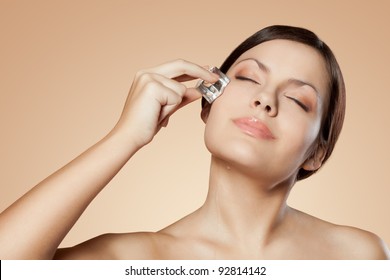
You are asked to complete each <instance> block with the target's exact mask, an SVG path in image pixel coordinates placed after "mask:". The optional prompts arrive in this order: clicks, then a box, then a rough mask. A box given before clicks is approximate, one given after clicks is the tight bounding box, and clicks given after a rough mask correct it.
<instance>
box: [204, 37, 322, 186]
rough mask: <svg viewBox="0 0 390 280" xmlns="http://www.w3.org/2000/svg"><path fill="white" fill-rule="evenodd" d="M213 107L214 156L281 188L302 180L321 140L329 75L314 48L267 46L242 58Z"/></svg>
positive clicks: (210, 138)
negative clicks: (281, 184)
mask: <svg viewBox="0 0 390 280" xmlns="http://www.w3.org/2000/svg"><path fill="white" fill-rule="evenodd" d="M227 76H228V77H229V78H230V79H231V81H230V83H229V85H228V86H227V87H226V89H225V91H224V93H223V94H222V95H221V96H220V97H219V98H218V99H217V100H216V101H214V103H213V105H212V106H211V109H210V112H209V115H208V118H207V121H206V130H205V142H206V146H207V148H208V149H209V151H210V152H211V153H212V154H213V155H214V156H215V157H218V158H220V159H222V160H224V161H226V164H227V166H229V168H236V169H240V170H241V171H242V172H245V173H247V174H249V175H251V176H254V177H258V178H261V179H262V180H268V181H269V182H272V183H275V184H276V183H279V182H282V181H284V180H288V179H292V178H295V177H296V174H297V172H298V170H299V169H300V168H301V167H304V168H305V169H311V168H313V169H316V168H318V167H319V166H316V167H315V164H314V163H313V161H310V160H307V157H308V155H309V150H310V148H311V146H312V144H313V143H314V141H315V140H316V137H317V135H318V132H319V129H320V125H321V118H322V113H323V109H324V106H325V104H326V100H327V80H328V77H327V71H326V67H325V63H324V60H323V58H322V57H321V55H320V54H319V53H318V52H317V51H316V50H315V49H313V48H311V47H309V46H306V45H304V44H301V43H298V42H294V41H288V40H272V41H268V42H265V43H262V44H260V45H258V46H256V47H254V48H252V49H250V50H248V51H247V52H245V53H244V54H242V55H241V56H240V57H239V58H238V59H237V61H236V62H235V63H234V64H233V65H232V67H231V68H230V69H229V71H228V72H227Z"/></svg>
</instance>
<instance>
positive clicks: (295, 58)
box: [231, 39, 328, 95]
mask: <svg viewBox="0 0 390 280" xmlns="http://www.w3.org/2000/svg"><path fill="white" fill-rule="evenodd" d="M250 59H256V60H258V61H260V62H261V63H262V64H264V65H265V66H266V67H267V68H268V69H269V74H270V75H272V76H273V77H275V78H280V79H291V78H293V79H298V80H302V81H306V82H308V83H311V84H313V85H315V86H316V88H317V89H318V90H319V92H320V93H322V94H325V92H326V91H327V88H328V72H327V69H326V65H325V61H324V58H323V57H322V55H321V54H320V53H319V52H318V51H317V50H316V49H314V48H312V47H310V46H308V45H305V44H302V43H299V42H295V41H290V40H279V39H278V40H272V41H267V42H264V43H262V44H259V45H257V46H255V47H253V48H251V49H249V50H248V51H246V52H245V53H243V54H242V55H241V56H240V57H239V58H238V59H237V61H236V62H235V63H234V64H233V66H232V67H231V69H232V70H233V69H234V68H235V66H236V65H238V64H242V63H248V62H249V61H250ZM244 61H245V62H244ZM246 61H248V62H246ZM249 63H250V62H249ZM322 94H321V95H322Z"/></svg>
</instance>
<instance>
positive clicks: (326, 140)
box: [202, 25, 345, 180]
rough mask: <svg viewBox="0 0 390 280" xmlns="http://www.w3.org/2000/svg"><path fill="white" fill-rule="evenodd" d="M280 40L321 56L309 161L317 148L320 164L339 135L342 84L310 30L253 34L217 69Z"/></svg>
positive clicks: (325, 50) (323, 46)
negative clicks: (321, 81)
mask: <svg viewBox="0 0 390 280" xmlns="http://www.w3.org/2000/svg"><path fill="white" fill-rule="evenodd" d="M276 39H284V40H290V41H295V42H299V43H302V44H305V45H308V46H310V47H312V48H314V49H315V50H317V51H318V52H319V53H320V54H321V56H322V57H323V59H324V61H325V64H326V69H327V72H328V73H327V74H328V96H329V97H328V102H327V107H326V108H325V110H324V114H323V117H322V125H321V128H320V132H319V135H318V137H317V140H316V141H315V142H314V145H313V146H312V149H311V151H310V152H311V153H310V155H309V158H310V157H312V156H314V155H315V153H316V152H318V151H319V149H320V148H322V149H323V152H324V155H323V160H322V164H324V163H325V162H326V161H327V160H328V158H329V157H330V155H331V154H332V151H333V149H334V147H335V145H336V142H337V139H338V137H339V135H340V132H341V129H342V126H343V122H344V115H345V85H344V79H343V75H342V73H341V70H340V67H339V64H338V63H337V60H336V58H335V56H334V54H333V52H332V51H331V49H330V48H329V47H328V46H327V45H326V44H325V43H324V42H323V41H322V40H321V39H320V38H319V37H318V36H317V35H316V34H314V33H313V32H311V31H310V30H307V29H304V28H300V27H293V26H284V25H274V26H269V27H266V28H264V29H261V30H260V31H258V32H256V33H255V34H253V35H252V36H250V37H249V38H248V39H246V40H245V41H244V42H242V43H241V44H240V45H239V46H238V47H237V48H236V49H235V50H234V51H233V52H232V53H231V54H230V55H229V56H228V57H227V58H226V60H225V61H224V63H223V64H222V66H221V67H220V70H221V71H222V72H224V73H226V72H227V71H228V70H229V68H230V67H231V66H232V65H233V63H234V62H235V61H236V60H237V59H238V58H239V57H240V56H241V55H242V54H243V53H244V52H246V51H247V50H249V49H251V48H253V47H255V46H257V45H259V44H261V43H264V42H267V41H271V40H276ZM205 106H209V105H208V103H207V101H205V100H204V98H203V99H202V107H203V108H204V107H205ZM316 171H317V170H313V171H308V170H305V169H302V168H301V169H300V170H299V171H298V174H297V180H302V179H305V178H307V177H309V176H311V175H312V174H313V173H315V172H316Z"/></svg>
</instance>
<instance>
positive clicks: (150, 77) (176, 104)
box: [115, 59, 218, 147]
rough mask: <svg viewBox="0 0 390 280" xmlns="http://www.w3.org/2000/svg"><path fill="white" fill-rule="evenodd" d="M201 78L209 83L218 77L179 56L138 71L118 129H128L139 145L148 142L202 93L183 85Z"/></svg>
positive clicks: (123, 130)
mask: <svg viewBox="0 0 390 280" xmlns="http://www.w3.org/2000/svg"><path fill="white" fill-rule="evenodd" d="M198 78H200V79H202V80H205V81H207V82H210V83H214V82H216V81H217V80H218V76H217V75H216V74H214V73H211V72H209V71H208V70H206V69H205V68H203V67H201V66H199V65H196V64H194V63H191V62H188V61H185V60H180V59H179V60H175V61H171V62H168V63H164V64H162V65H159V66H157V67H154V68H150V69H146V70H141V71H139V72H138V73H137V74H136V75H135V78H134V81H133V84H132V86H131V89H130V92H129V95H128V97H127V100H126V103H125V107H124V109H123V112H122V115H121V117H120V119H119V121H118V123H117V125H116V127H115V129H116V130H117V131H121V132H125V135H127V137H129V141H134V142H133V143H135V144H136V145H137V146H138V147H142V146H144V145H146V144H148V143H149V142H150V141H151V140H152V139H153V137H154V136H155V135H156V133H157V132H158V131H159V130H160V129H161V127H165V126H167V124H168V120H169V117H170V116H171V115H172V114H173V113H174V112H175V111H177V110H178V109H180V108H181V107H183V106H185V105H187V104H189V103H191V102H193V101H195V100H197V99H199V98H200V97H201V96H202V95H201V94H200V92H199V91H198V90H196V89H195V88H187V87H186V86H185V85H184V84H182V82H185V81H190V80H194V79H198Z"/></svg>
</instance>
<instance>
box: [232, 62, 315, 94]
mask: <svg viewBox="0 0 390 280" xmlns="http://www.w3.org/2000/svg"><path fill="white" fill-rule="evenodd" d="M247 60H253V61H254V62H256V64H257V66H259V68H260V70H262V71H264V72H266V73H267V74H268V73H270V72H271V70H270V69H269V67H268V66H267V65H265V64H264V63H262V62H260V61H259V60H257V59H256V58H246V59H243V60H241V61H240V62H238V63H237V64H239V63H241V62H243V61H247ZM288 82H289V83H293V84H296V85H298V86H305V85H306V86H309V87H311V88H312V89H313V90H314V91H315V93H316V95H317V97H319V91H318V89H317V88H316V87H315V86H314V85H313V84H311V83H309V82H305V81H302V80H299V79H295V78H291V79H288Z"/></svg>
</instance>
